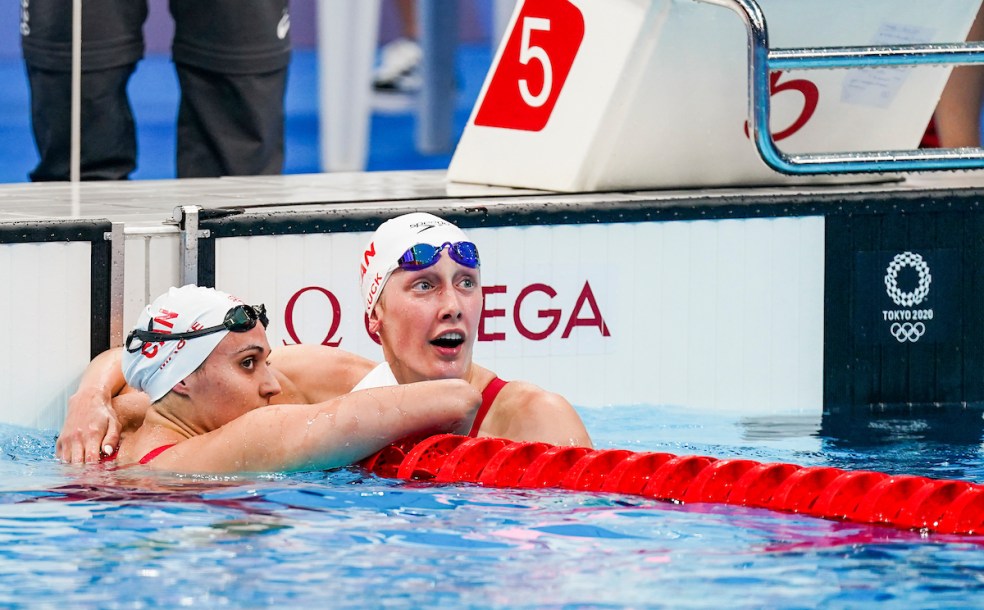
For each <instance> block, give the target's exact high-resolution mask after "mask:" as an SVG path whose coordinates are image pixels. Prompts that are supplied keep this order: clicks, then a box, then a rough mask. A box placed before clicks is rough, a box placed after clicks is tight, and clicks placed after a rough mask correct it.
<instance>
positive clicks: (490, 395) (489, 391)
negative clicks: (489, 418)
mask: <svg viewBox="0 0 984 610" xmlns="http://www.w3.org/2000/svg"><path fill="white" fill-rule="evenodd" d="M507 383H509V382H508V381H503V380H501V379H499V378H498V377H495V378H493V379H492V381H490V382H489V385H487V386H485V389H484V390H482V406H481V407H479V408H478V413H476V414H475V423H473V424H472V427H471V431H469V432H468V436H471V437H475V436H478V429H479V428H481V427H482V422H483V421H485V416H486V415H488V413H489V409H491V408H492V403H493V402H495V397H496V396H498V395H499V392H500V391H501V390H502V388H504V387H506V384H507Z"/></svg>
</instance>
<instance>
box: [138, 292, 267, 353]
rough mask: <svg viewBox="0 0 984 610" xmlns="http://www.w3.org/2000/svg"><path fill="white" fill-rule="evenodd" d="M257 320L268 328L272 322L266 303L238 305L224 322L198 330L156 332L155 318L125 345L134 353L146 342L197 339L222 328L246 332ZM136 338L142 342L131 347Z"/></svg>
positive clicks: (228, 312) (227, 313)
mask: <svg viewBox="0 0 984 610" xmlns="http://www.w3.org/2000/svg"><path fill="white" fill-rule="evenodd" d="M257 320H258V321H259V322H260V324H262V325H263V328H266V327H267V325H268V324H269V323H270V320H269V318H267V315H266V306H265V305H262V304H261V305H245V304H244V305H237V306H235V307H233V308H232V309H230V310H229V311H227V312H226V315H225V319H223V320H222V324H218V325H216V326H209V327H208V328H200V329H198V330H189V331H187V332H183V333H161V332H155V331H153V330H150V329H151V326H152V325H153V323H154V321H153V320H150V321H149V322H148V323H147V330H141V329H139V328H135V329H133V330H132V331H130V334H129V335H127V337H126V343H124V346H125V347H126V350H127V351H128V352H130V353H133V352H137V351H139V350H140V348H142V347H143V345H144V343H159V342H161V341H180V340H182V339H195V338H198V337H205V336H207V335H211V334H213V333H217V332H219V331H221V330H228V331H230V332H234V333H244V332H246V331H248V330H251V329H252V328H253V327H254V326H256V322H257ZM134 339H139V340H140V343H138V344H137V345H136V346H135V347H131V345H132V344H133V340H134Z"/></svg>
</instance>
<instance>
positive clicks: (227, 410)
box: [174, 324, 280, 430]
mask: <svg viewBox="0 0 984 610" xmlns="http://www.w3.org/2000/svg"><path fill="white" fill-rule="evenodd" d="M192 340H194V339H192ZM269 356H270V344H269V343H268V342H267V337H266V331H265V330H264V329H263V327H261V326H258V325H255V324H254V328H253V329H251V330H248V331H244V332H231V333H228V334H226V336H225V337H224V338H223V339H222V341H220V342H219V344H218V345H217V346H215V349H213V350H212V353H210V354H209V355H208V357H207V358H206V359H205V362H203V363H202V365H201V366H200V367H199V368H198V369H197V370H196V371H195V372H193V373H192V374H190V375H188V376H187V377H186V378H185V379H183V380H182V381H181V382H180V383H178V384H177V385H176V386H175V387H174V392H175V393H177V394H181V395H184V396H187V397H188V398H190V399H192V400H193V401H194V402H195V403H196V404H198V405H203V406H205V408H204V409H201V410H200V411H199V416H198V417H199V419H200V422H201V424H202V425H204V428H205V429H207V430H214V429H217V428H219V427H221V426H223V425H225V424H227V423H229V422H230V421H232V420H234V419H236V418H237V417H239V416H241V415H243V414H244V413H247V412H249V411H252V410H253V409H256V408H259V407H263V406H266V405H268V404H270V399H271V398H273V397H274V396H276V395H277V394H279V393H280V383H279V382H278V381H277V378H276V376H275V375H274V373H273V369H272V368H271V367H270V364H269V362H268V358H269Z"/></svg>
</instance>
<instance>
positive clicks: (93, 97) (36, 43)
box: [21, 0, 147, 181]
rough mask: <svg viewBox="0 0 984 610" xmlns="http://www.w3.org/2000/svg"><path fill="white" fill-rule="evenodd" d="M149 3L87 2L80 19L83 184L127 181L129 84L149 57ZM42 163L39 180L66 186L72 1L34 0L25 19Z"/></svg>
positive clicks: (131, 141) (131, 156) (132, 140)
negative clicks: (146, 48) (146, 37)
mask: <svg viewBox="0 0 984 610" xmlns="http://www.w3.org/2000/svg"><path fill="white" fill-rule="evenodd" d="M146 18H147V5H146V2H144V1H143V0H86V2H85V3H83V18H82V24H83V25H82V28H83V29H82V39H83V46H82V108H81V114H82V116H81V122H82V125H81V168H80V170H81V171H80V175H81V178H82V180H120V179H126V178H127V177H128V176H129V175H130V172H132V171H133V170H134V169H135V168H136V163H137V143H136V129H135V126H134V123H133V112H132V110H131V108H130V102H129V99H128V98H127V94H126V86H127V83H128V82H129V79H130V75H131V74H133V70H134V68H135V67H136V64H137V62H138V61H139V60H140V59H141V58H142V57H143V49H144V45H143V33H142V31H141V28H142V26H143V22H144V20H145V19H146ZM21 46H22V49H23V53H24V63H25V65H26V69H27V76H28V82H29V84H30V89H31V124H32V129H33V133H34V141H35V144H36V145H37V149H38V154H39V156H40V161H39V162H38V165H37V166H36V167H35V168H34V170H33V171H32V172H31V173H30V178H31V180H33V181H48V180H68V179H69V174H70V168H69V163H70V156H71V138H72V135H71V127H72V123H71V100H72V73H71V66H72V2H71V0H31V2H30V3H29V4H27V5H26V6H25V8H24V9H23V13H22V21H21Z"/></svg>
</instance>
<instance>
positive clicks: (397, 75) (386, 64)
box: [372, 0, 423, 93]
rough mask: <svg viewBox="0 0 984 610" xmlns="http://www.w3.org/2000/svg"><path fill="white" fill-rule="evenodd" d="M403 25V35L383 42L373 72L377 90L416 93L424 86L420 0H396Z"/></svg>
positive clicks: (400, 21) (401, 32)
mask: <svg viewBox="0 0 984 610" xmlns="http://www.w3.org/2000/svg"><path fill="white" fill-rule="evenodd" d="M393 1H394V3H395V4H396V9H397V17H398V19H399V25H400V35H399V37H397V38H395V39H394V40H391V41H390V42H388V43H386V44H385V45H383V48H382V49H381V50H380V54H379V55H380V59H379V66H378V67H377V68H376V71H375V72H374V73H373V75H372V86H373V88H374V89H376V90H377V91H382V92H394V93H413V92H416V91H418V90H420V86H421V75H420V62H421V60H422V59H423V51H422V50H421V48H420V43H419V42H418V32H417V3H416V0H393Z"/></svg>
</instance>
